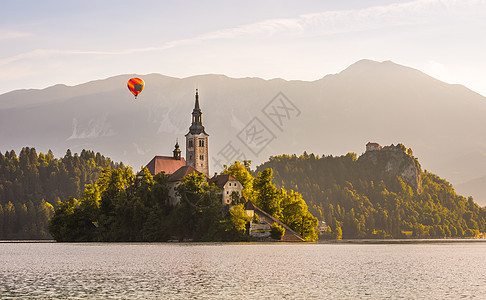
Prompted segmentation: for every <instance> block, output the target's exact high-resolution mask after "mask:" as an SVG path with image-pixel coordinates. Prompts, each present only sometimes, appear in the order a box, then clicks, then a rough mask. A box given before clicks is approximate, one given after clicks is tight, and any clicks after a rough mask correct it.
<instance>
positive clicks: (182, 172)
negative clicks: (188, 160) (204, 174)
mask: <svg viewBox="0 0 486 300" xmlns="http://www.w3.org/2000/svg"><path fill="white" fill-rule="evenodd" d="M192 173H201V172H199V171H198V170H196V169H194V168H193V167H191V166H183V167H180V168H179V169H178V170H177V171H175V172H174V173H173V174H172V175H170V176H169V182H174V181H181V180H182V178H184V176H186V175H189V174H192Z"/></svg>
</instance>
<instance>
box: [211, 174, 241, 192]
mask: <svg viewBox="0 0 486 300" xmlns="http://www.w3.org/2000/svg"><path fill="white" fill-rule="evenodd" d="M230 180H231V181H238V179H236V178H235V177H233V175H231V174H224V175H216V176H214V177H213V178H211V179H209V181H208V183H209V185H211V184H215V185H216V186H217V187H219V188H221V189H222V188H223V187H224V185H225V184H226V182H228V181H230Z"/></svg>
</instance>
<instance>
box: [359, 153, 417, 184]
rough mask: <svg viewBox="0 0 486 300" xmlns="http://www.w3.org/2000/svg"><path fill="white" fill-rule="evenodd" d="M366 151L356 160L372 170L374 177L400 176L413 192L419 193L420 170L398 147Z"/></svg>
mask: <svg viewBox="0 0 486 300" xmlns="http://www.w3.org/2000/svg"><path fill="white" fill-rule="evenodd" d="M388 148H390V149H382V150H374V151H366V152H365V153H364V154H363V155H361V156H360V157H359V159H358V162H359V163H361V164H363V165H364V166H365V167H368V168H370V169H372V171H373V173H374V174H373V175H374V176H379V177H382V176H385V175H388V176H400V177H401V178H402V179H403V181H405V182H406V183H408V184H409V185H410V186H411V187H412V188H413V189H414V190H415V191H417V192H418V193H420V192H421V188H422V187H421V182H422V180H421V177H420V174H421V173H422V168H421V166H420V163H419V162H418V160H417V159H415V158H414V157H413V156H412V155H411V154H407V153H406V149H405V148H404V147H403V148H400V147H398V146H397V147H388Z"/></svg>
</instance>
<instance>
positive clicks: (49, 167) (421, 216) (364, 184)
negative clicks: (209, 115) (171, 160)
mask: <svg viewBox="0 0 486 300" xmlns="http://www.w3.org/2000/svg"><path fill="white" fill-rule="evenodd" d="M400 147H403V145H400ZM402 150H403V151H401V150H400V151H398V152H387V151H379V152H373V153H374V154H373V155H370V154H369V153H368V154H367V153H365V154H364V155H362V156H360V157H359V158H358V157H357V155H356V154H354V153H348V154H347V155H343V156H339V157H333V156H322V157H319V156H316V155H314V154H310V155H308V154H307V153H304V154H303V155H301V156H297V155H291V156H290V155H281V156H275V157H271V158H270V159H269V161H268V162H265V163H264V164H262V165H260V166H258V167H257V168H256V171H254V172H252V171H250V165H249V163H247V162H245V163H239V162H236V163H234V164H233V165H231V166H227V167H226V168H225V170H224V171H223V173H226V174H232V175H234V176H235V177H236V178H237V179H238V180H239V181H240V182H241V183H242V184H243V186H244V189H243V196H244V197H245V198H246V199H250V200H252V201H253V202H254V203H255V204H256V205H258V206H259V207H261V208H262V209H264V210H265V211H267V212H268V213H270V214H271V215H273V216H274V217H275V218H277V219H279V220H281V221H282V222H283V223H285V224H287V225H288V226H289V227H291V228H292V229H293V230H295V231H296V232H298V233H301V234H302V235H303V236H304V237H305V238H306V239H307V240H314V239H315V238H316V236H317V233H316V230H315V227H316V225H317V219H319V220H323V221H325V222H326V223H327V225H328V230H327V232H324V233H323V234H322V235H321V238H330V239H340V238H405V237H417V238H430V237H437V238H442V237H475V236H478V235H479V234H480V233H484V232H485V231H486V209H484V208H481V207H479V206H478V205H477V204H476V203H475V202H474V200H473V199H472V198H471V197H469V198H467V199H466V198H464V197H462V196H460V195H457V194H456V193H455V191H454V189H453V187H452V185H451V184H450V183H448V182H447V181H445V180H444V179H441V178H440V177H438V176H437V175H434V174H432V173H430V172H427V171H422V170H421V166H420V164H419V163H418V161H417V160H416V159H415V158H414V157H413V156H412V152H411V150H410V149H406V148H404V149H402ZM397 153H398V154H397ZM392 154H393V155H392ZM167 178H168V176H167V175H165V174H158V175H156V176H153V177H152V175H150V173H148V172H147V171H146V170H144V172H143V176H138V177H137V176H135V175H134V174H133V171H132V169H131V168H129V167H125V166H123V164H115V163H113V162H112V161H111V160H110V159H109V158H105V157H104V156H102V155H101V154H100V153H96V154H95V153H94V152H92V151H86V150H83V151H82V152H81V154H80V155H78V154H74V155H73V154H72V153H71V151H69V150H68V151H67V152H66V154H65V156H64V157H62V158H54V157H53V154H52V152H51V151H49V152H48V153H47V154H43V153H40V154H37V153H36V151H35V149H34V148H28V147H26V148H23V149H22V151H21V152H20V154H19V155H18V157H17V155H16V153H15V152H14V151H13V150H12V151H7V152H6V153H5V154H2V153H0V239H44V238H50V237H51V235H49V233H48V231H47V226H48V220H49V219H51V222H50V232H51V234H52V236H54V237H55V238H56V239H58V240H64V241H88V240H97V241H165V240H170V239H178V240H184V239H189V240H200V241H209V240H221V241H230V240H247V238H248V237H247V236H246V235H245V234H244V232H245V227H246V224H247V222H248V220H247V217H246V214H245V213H244V210H243V205H242V203H241V202H242V201H243V200H242V199H234V204H235V205H234V206H233V208H232V209H228V208H227V207H224V206H222V205H221V203H220V200H219V198H218V196H217V194H218V190H217V189H216V188H215V187H214V186H213V187H211V186H209V185H208V184H207V182H206V179H205V178H203V177H202V176H196V175H191V176H188V178H186V179H185V180H184V182H183V183H182V184H181V185H180V186H179V187H178V192H179V194H180V195H181V196H182V200H183V201H181V205H179V206H178V207H169V206H167V205H166V203H167V199H168V198H167V197H168V182H167ZM304 199H305V201H304ZM314 216H315V217H314ZM316 217H317V218H316Z"/></svg>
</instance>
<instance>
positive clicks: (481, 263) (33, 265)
mask: <svg viewBox="0 0 486 300" xmlns="http://www.w3.org/2000/svg"><path fill="white" fill-rule="evenodd" d="M0 296H1V298H90V299H93V298H130V299H133V298H139V299H155V298H158V299H160V298H163V299H188V298H192V299H262V298H263V299H357V298H358V299H360V298H362V299H382V298H392V299H396V298H405V299H417V298H422V299H444V298H451V299H457V298H470V297H471V298H478V299H485V298H486V243H484V242H473V241H471V242H454V243H452V242H450V243H449V242H447V243H423V242H418V243H407V244H366V243H364V244H363V243H362V244H352V243H337V244H336V243H333V244H283V243H275V244H106V243H86V244H85V243H83V244H63V243H0Z"/></svg>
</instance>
